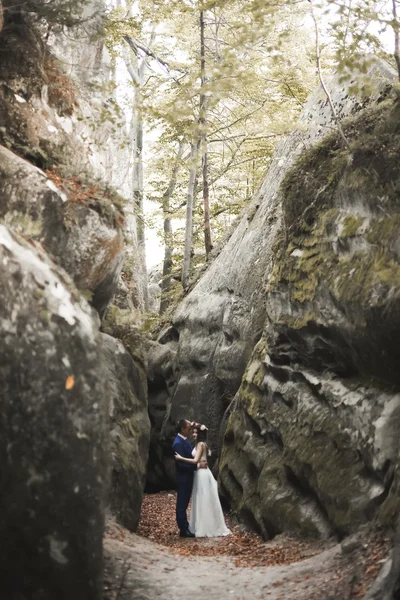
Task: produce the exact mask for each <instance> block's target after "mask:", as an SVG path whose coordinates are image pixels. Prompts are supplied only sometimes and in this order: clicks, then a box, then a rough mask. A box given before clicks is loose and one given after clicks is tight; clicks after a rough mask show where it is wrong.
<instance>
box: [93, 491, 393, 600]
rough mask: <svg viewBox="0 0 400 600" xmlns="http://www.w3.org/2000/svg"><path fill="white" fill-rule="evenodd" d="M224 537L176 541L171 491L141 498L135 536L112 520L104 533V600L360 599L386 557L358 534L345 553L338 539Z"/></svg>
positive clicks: (375, 539)
mask: <svg viewBox="0 0 400 600" xmlns="http://www.w3.org/2000/svg"><path fill="white" fill-rule="evenodd" d="M227 525H228V527H229V528H230V529H231V531H232V535H231V536H229V537H226V538H213V539H182V538H179V537H178V532H177V528H176V523H175V493H174V492H169V493H167V492H164V493H159V494H152V495H147V496H146V497H145V500H144V503H143V509H142V515H141V520H140V525H139V530H138V534H139V535H136V534H132V533H129V532H128V531H127V530H125V529H123V528H121V527H120V526H119V525H118V524H116V523H115V522H114V521H110V523H109V524H108V527H107V533H106V539H105V550H106V594H105V598H104V600H153V598H154V599H155V598H162V599H165V600H180V599H181V598H182V599H183V598H186V597H187V595H188V593H190V595H191V596H192V595H193V594H194V595H197V594H198V593H200V594H201V595H204V596H207V600H213V599H214V598H215V600H223V599H224V598H233V599H235V600H247V599H249V600H250V599H252V598H265V599H266V600H344V599H345V600H351V599H354V600H356V599H361V598H363V597H364V595H365V593H366V591H367V590H368V588H369V587H370V585H371V583H372V581H373V580H374V579H375V577H376V575H377V573H378V572H379V570H380V569H381V567H382V564H383V562H384V561H385V558H386V556H387V553H388V547H389V544H388V541H387V540H386V539H385V538H384V537H382V536H380V535H378V534H376V533H371V532H370V533H368V532H364V534H363V535H359V536H358V537H356V538H355V540H354V541H353V544H352V548H351V547H350V548H349V547H348V549H347V551H346V552H345V553H344V552H343V551H342V547H341V545H340V544H338V543H337V542H336V541H334V540H332V541H330V542H318V541H311V540H299V539H297V538H294V537H289V536H284V535H281V536H277V537H276V538H275V539H274V540H272V541H270V542H264V541H263V540H262V539H261V538H260V537H259V536H258V535H257V534H255V533H252V532H248V531H246V530H244V529H243V528H242V527H240V526H238V525H232V524H231V523H230V520H229V518H228V517H227Z"/></svg>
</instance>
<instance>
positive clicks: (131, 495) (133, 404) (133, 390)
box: [103, 334, 150, 531]
mask: <svg viewBox="0 0 400 600" xmlns="http://www.w3.org/2000/svg"><path fill="white" fill-rule="evenodd" d="M138 340H139V338H138ZM103 347H104V357H105V364H104V368H105V371H106V373H107V382H108V383H107V391H108V401H109V413H110V421H111V423H110V426H111V428H110V431H111V452H112V474H111V491H110V496H109V503H110V508H111V511H112V512H113V513H114V514H115V515H116V517H117V519H118V521H119V522H120V523H121V524H122V525H124V526H125V527H127V528H128V529H130V530H131V531H136V528H137V526H138V523H139V517H140V509H141V505H142V498H143V491H144V485H145V480H146V468H147V458H148V453H149V441H150V421H149V417H148V411H147V379H146V370H145V367H144V365H143V363H142V362H141V361H140V360H137V359H136V357H135V354H136V355H140V354H141V353H142V349H141V348H140V345H138V346H137V348H136V352H135V351H134V348H132V349H131V350H132V353H133V356H132V354H131V353H130V352H128V351H127V350H126V348H125V347H124V346H123V344H122V343H121V342H120V341H118V340H116V339H114V338H112V337H111V336H109V335H106V334H103Z"/></svg>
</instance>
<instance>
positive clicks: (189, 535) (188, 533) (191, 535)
mask: <svg viewBox="0 0 400 600" xmlns="http://www.w3.org/2000/svg"><path fill="white" fill-rule="evenodd" d="M179 537H184V538H194V533H192V532H191V531H189V529H187V530H186V531H182V530H181V531H180V533H179Z"/></svg>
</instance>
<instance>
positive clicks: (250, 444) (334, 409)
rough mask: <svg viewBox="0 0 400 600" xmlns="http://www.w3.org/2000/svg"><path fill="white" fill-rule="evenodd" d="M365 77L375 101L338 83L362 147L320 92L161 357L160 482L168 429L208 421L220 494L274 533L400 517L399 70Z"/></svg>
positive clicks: (156, 377)
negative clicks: (185, 420)
mask: <svg viewBox="0 0 400 600" xmlns="http://www.w3.org/2000/svg"><path fill="white" fill-rule="evenodd" d="M369 77H370V79H373V80H375V82H376V93H375V94H373V95H372V96H371V97H370V98H369V99H367V100H365V99H364V100H363V99H361V98H355V97H352V96H350V95H349V93H348V91H347V88H346V86H345V85H343V84H340V83H339V81H338V79H336V80H335V79H334V80H333V81H332V82H331V91H332V95H333V100H334V104H335V106H336V110H337V111H338V113H339V114H340V117H341V118H342V119H344V126H345V130H346V135H347V136H348V138H349V143H350V149H351V150H350V152H349V151H348V150H347V149H344V148H343V146H342V145H341V142H340V141H339V137H338V135H337V134H336V133H335V126H334V121H333V119H332V114H331V112H330V109H329V106H328V104H327V102H326V98H325V96H324V95H323V93H322V91H321V90H318V91H317V92H315V93H314V94H313V95H312V96H311V98H310V99H309V101H308V103H307V105H306V107H305V109H304V111H303V114H302V116H301V118H300V122H299V127H298V129H297V131H295V132H294V133H293V134H292V135H291V136H289V138H287V140H285V141H284V142H283V143H281V144H280V145H279V146H278V148H277V151H276V155H275V157H274V159H273V162H272V165H271V167H270V169H269V172H268V175H267V177H266V179H265V181H264V183H263V185H262V187H261V189H260V192H259V194H258V195H257V197H256V198H255V199H254V201H253V203H252V204H251V205H250V207H249V209H248V210H247V213H246V214H245V215H244V217H243V219H242V220H241V222H240V223H239V225H238V227H237V229H236V230H235V232H234V233H233V235H232V237H231V238H230V240H229V241H228V243H227V244H226V246H225V247H224V248H223V250H222V252H221V253H220V255H219V256H218V257H217V258H216V260H215V261H214V263H213V264H211V266H210V267H209V268H208V270H207V272H206V273H205V275H204V276H203V277H202V278H201V280H200V281H199V282H198V284H197V285H196V286H195V288H194V289H193V291H192V292H191V293H190V294H189V295H188V296H187V298H186V299H185V300H184V301H183V302H182V304H181V305H180V306H179V307H178V310H177V312H176V314H175V316H174V319H173V323H172V326H171V328H170V329H169V330H168V331H165V332H164V333H163V335H162V336H161V337H160V339H159V343H160V344H161V345H162V346H163V349H161V348H160V347H156V348H155V349H154V350H153V351H152V352H151V353H150V365H151V366H152V368H151V370H150V386H149V406H150V414H151V416H152V418H153V423H154V433H153V447H152V450H151V454H150V464H151V465H153V468H152V470H151V475H150V474H149V483H150V484H151V485H152V486H153V487H154V486H155V485H156V484H157V482H158V485H160V484H161V485H165V482H166V481H167V480H168V479H169V478H170V477H171V472H172V464H173V459H172V457H171V455H170V454H169V455H168V451H169V449H168V446H169V439H168V438H169V436H170V435H171V433H172V423H173V422H174V421H175V420H176V419H178V418H180V417H181V415H184V416H187V417H189V418H190V417H192V418H195V419H196V420H201V421H204V422H205V423H207V424H208V425H209V427H210V438H211V446H212V448H213V450H214V451H215V454H217V453H218V452H219V450H221V458H220V463H219V465H218V466H219V485H220V491H221V494H222V496H223V497H224V498H225V499H226V500H227V501H228V502H229V504H230V506H231V507H232V508H233V509H234V510H235V511H237V513H238V514H239V516H240V518H242V520H244V521H247V522H248V523H249V524H250V525H251V526H252V527H254V528H256V529H257V530H259V531H261V532H262V533H263V535H264V536H265V537H271V536H273V535H274V534H276V533H279V532H281V531H297V532H301V533H303V534H308V535H320V536H324V537H325V536H329V535H331V534H337V535H339V536H342V535H345V534H346V533H348V532H349V531H351V530H352V529H355V528H357V526H358V525H359V524H361V523H364V522H366V521H369V520H371V519H372V518H374V517H377V518H379V519H380V520H381V522H383V523H389V522H390V520H391V519H392V517H393V515H394V514H395V513H396V512H398V508H399V507H398V493H397V492H396V490H397V489H398V488H397V483H396V481H397V476H396V472H397V469H396V465H397V463H398V451H399V449H398V436H397V435H396V431H398V426H399V415H400V413H399V409H400V406H399V398H400V396H399V395H398V392H399V381H398V369H397V367H396V365H397V364H398V360H399V357H398V350H397V348H396V347H395V346H396V344H395V340H396V338H397V335H398V327H399V318H398V315H399V312H398V311H399V308H398V300H397V297H398V294H399V285H400V278H399V274H400V272H399V255H398V250H399V248H398V242H397V233H396V232H397V228H398V219H399V216H398V215H399V211H398V202H397V200H396V198H397V195H398V191H397V190H398V185H399V181H400V178H399V175H400V172H399V170H398V167H397V164H396V159H395V157H396V156H397V152H398V150H397V147H398V132H397V121H398V119H397V113H398V108H397V99H396V98H395V96H392V95H391V92H390V89H391V85H390V81H391V80H392V78H393V75H392V73H391V72H389V71H385V68H384V67H382V65H379V66H375V67H374V68H372V70H371V72H370V73H369ZM332 130H333V131H332ZM242 377H243V379H242ZM163 445H164V448H165V449H164V451H163V450H162V449H163ZM156 473H157V474H158V475H157V476H155V474H156ZM157 477H158V479H157ZM151 478H153V479H151Z"/></svg>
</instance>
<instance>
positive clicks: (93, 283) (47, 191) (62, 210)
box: [0, 147, 124, 315]
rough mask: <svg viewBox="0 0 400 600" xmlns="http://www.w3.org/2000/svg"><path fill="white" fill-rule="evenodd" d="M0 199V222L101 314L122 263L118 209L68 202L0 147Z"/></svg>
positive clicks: (43, 178) (41, 176)
mask: <svg viewBox="0 0 400 600" xmlns="http://www.w3.org/2000/svg"><path fill="white" fill-rule="evenodd" d="M0 195H1V204H0V222H3V223H5V224H7V225H8V226H10V227H12V228H13V229H14V230H16V231H18V232H20V233H21V234H23V235H25V236H28V237H29V238H30V239H31V240H33V241H35V242H40V244H41V245H42V246H43V248H44V249H45V250H46V251H47V252H48V253H49V255H50V256H51V257H52V258H53V259H54V260H55V262H57V263H58V264H59V265H60V266H62V267H63V268H64V269H65V270H66V271H67V273H69V275H71V277H72V278H73V279H74V282H75V284H76V286H77V287H78V289H79V290H82V291H83V292H84V293H85V295H86V296H87V297H88V299H89V300H90V302H91V304H92V305H93V306H94V307H95V308H96V309H97V310H98V312H99V313H100V314H101V315H102V314H103V313H104V311H105V308H106V307H107V305H108V303H109V301H110V299H111V297H112V296H113V294H114V292H115V289H116V286H117V283H118V280H119V275H120V271H121V267H122V261H123V250H124V240H123V234H122V229H121V225H118V219H117V217H118V216H119V217H121V213H120V210H119V208H117V207H116V206H114V205H113V204H112V202H111V201H110V205H109V207H108V211H109V212H105V211H104V207H103V206H102V205H101V202H100V201H98V200H97V199H96V198H93V199H92V201H91V203H90V202H88V201H86V202H82V203H81V202H79V201H73V202H72V201H70V199H69V198H68V195H67V194H66V193H64V192H63V191H62V190H60V189H59V188H57V186H56V185H55V184H54V182H53V181H52V180H50V179H49V178H47V177H46V175H45V174H44V173H43V172H42V171H40V170H39V169H37V168H36V167H34V166H32V165H31V164H30V163H28V162H27V161H25V160H23V159H22V158H19V157H18V156H16V155H15V154H13V153H12V152H10V151H9V150H7V149H6V148H2V147H0ZM110 211H111V212H112V213H113V215H114V219H112V218H111V216H110Z"/></svg>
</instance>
